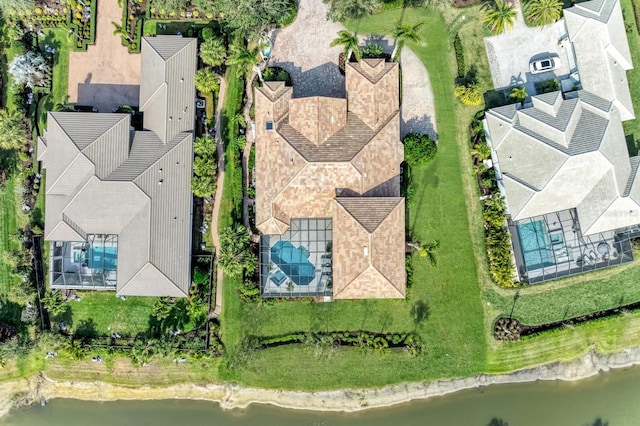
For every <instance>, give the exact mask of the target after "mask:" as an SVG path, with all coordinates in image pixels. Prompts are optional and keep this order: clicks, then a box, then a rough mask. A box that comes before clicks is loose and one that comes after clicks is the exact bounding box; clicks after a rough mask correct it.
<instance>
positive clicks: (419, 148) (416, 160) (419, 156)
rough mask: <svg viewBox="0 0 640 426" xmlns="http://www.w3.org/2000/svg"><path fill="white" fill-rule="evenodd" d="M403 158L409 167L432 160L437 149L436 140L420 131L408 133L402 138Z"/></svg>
mask: <svg viewBox="0 0 640 426" xmlns="http://www.w3.org/2000/svg"><path fill="white" fill-rule="evenodd" d="M402 143H403V144H404V159H405V161H406V162H407V164H408V165H409V167H415V166H419V165H421V164H424V163H426V162H428V161H429V160H432V159H433V157H435V155H436V152H437V150H438V145H437V144H436V142H435V141H434V140H433V139H431V138H430V137H429V136H427V135H423V134H421V133H409V134H408V135H406V136H405V137H404V138H403V139H402Z"/></svg>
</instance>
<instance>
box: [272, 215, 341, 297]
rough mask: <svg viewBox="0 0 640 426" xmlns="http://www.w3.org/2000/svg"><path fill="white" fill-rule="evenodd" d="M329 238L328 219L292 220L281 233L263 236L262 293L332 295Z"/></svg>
mask: <svg viewBox="0 0 640 426" xmlns="http://www.w3.org/2000/svg"><path fill="white" fill-rule="evenodd" d="M332 240H333V234H332V227H331V219H292V220H291V226H290V228H289V230H288V231H287V232H285V233H284V234H282V235H262V236H261V237H260V290H261V294H262V296H263V297H304V296H331V295H332V294H333V290H332V281H331V279H332V267H331V265H332V255H331V244H332Z"/></svg>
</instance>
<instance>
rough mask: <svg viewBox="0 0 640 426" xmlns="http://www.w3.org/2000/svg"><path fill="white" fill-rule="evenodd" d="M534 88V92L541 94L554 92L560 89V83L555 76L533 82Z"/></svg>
mask: <svg viewBox="0 0 640 426" xmlns="http://www.w3.org/2000/svg"><path fill="white" fill-rule="evenodd" d="M534 87H535V88H536V94H538V95H541V94H542V93H549V92H556V91H558V90H560V83H558V80H557V79H555V78H552V79H550V80H545V81H539V82H537V83H535V84H534Z"/></svg>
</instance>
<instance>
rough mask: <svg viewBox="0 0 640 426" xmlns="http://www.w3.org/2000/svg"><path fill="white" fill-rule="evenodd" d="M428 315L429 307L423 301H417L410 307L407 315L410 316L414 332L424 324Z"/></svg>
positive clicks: (429, 312)
mask: <svg viewBox="0 0 640 426" xmlns="http://www.w3.org/2000/svg"><path fill="white" fill-rule="evenodd" d="M430 314H431V310H430V309H429V305H427V302H425V301H423V300H418V301H417V302H416V303H414V304H413V305H412V306H411V310H410V311H409V315H411V319H412V320H413V325H414V331H415V330H417V329H418V328H419V327H421V326H422V324H424V322H425V321H426V320H427V319H428V318H429V315H430Z"/></svg>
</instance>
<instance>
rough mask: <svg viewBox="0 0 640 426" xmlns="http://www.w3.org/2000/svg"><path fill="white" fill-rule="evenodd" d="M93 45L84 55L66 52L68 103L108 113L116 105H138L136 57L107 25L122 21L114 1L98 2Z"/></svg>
mask: <svg viewBox="0 0 640 426" xmlns="http://www.w3.org/2000/svg"><path fill="white" fill-rule="evenodd" d="M97 3H98V6H97V7H98V10H97V13H96V19H97V23H96V44H95V45H93V46H89V47H88V49H87V51H86V52H70V53H69V102H70V103H78V104H81V105H93V106H95V107H96V108H98V109H99V110H100V112H111V109H112V108H113V107H117V106H120V105H125V104H127V105H138V95H139V92H140V88H139V86H140V54H131V53H129V52H128V51H127V48H126V47H125V46H122V43H121V42H120V36H119V35H113V30H114V26H113V24H112V23H111V22H112V21H113V22H117V23H121V22H122V8H120V7H119V6H118V3H117V2H116V1H115V0H102V1H98V2H97Z"/></svg>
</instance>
